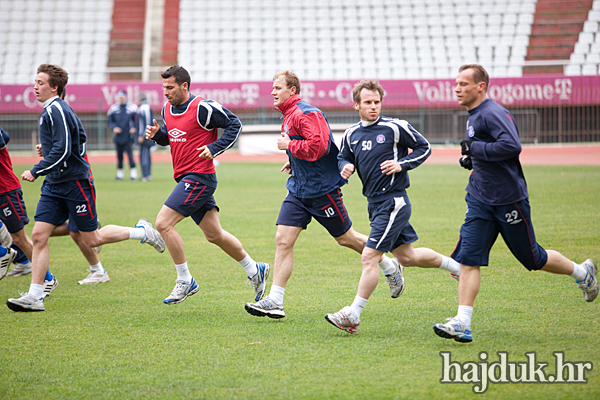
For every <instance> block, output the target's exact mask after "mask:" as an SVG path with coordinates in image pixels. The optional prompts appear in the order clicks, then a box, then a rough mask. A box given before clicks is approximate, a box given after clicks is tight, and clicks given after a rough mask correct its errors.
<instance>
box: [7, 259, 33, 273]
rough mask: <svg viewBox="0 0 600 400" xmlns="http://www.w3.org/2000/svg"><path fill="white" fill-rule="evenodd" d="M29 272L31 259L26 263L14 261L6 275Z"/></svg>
mask: <svg viewBox="0 0 600 400" xmlns="http://www.w3.org/2000/svg"><path fill="white" fill-rule="evenodd" d="M30 273H31V261H27V262H26V263H15V264H14V265H13V267H12V269H11V270H10V272H9V273H8V274H6V276H21V275H27V274H30Z"/></svg>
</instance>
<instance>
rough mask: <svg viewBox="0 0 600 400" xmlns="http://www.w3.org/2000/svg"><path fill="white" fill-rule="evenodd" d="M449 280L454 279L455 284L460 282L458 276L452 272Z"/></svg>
mask: <svg viewBox="0 0 600 400" xmlns="http://www.w3.org/2000/svg"><path fill="white" fill-rule="evenodd" d="M450 278H452V279H454V280H455V281H456V282H458V281H459V280H460V275H457V274H453V273H452V272H450Z"/></svg>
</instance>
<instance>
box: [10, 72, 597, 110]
mask: <svg viewBox="0 0 600 400" xmlns="http://www.w3.org/2000/svg"><path fill="white" fill-rule="evenodd" d="M380 82H381V84H382V86H383V87H384V89H385V91H386V95H385V98H384V105H385V106H386V107H398V108H402V107H407V108H409V107H411V108H413V107H426V108H432V107H455V106H457V101H456V97H455V95H454V80H453V79H414V80H382V81H380ZM355 83H356V81H355V80H347V81H304V82H302V92H301V94H302V98H303V99H304V100H306V101H308V102H309V103H311V104H313V105H314V106H316V107H320V108H334V107H335V108H340V107H346V106H347V107H351V106H352V99H351V92H352V87H353V86H354V84H355ZM271 86H272V83H271V82H219V83H195V82H192V85H191V91H192V93H194V94H195V95H199V96H202V97H204V98H207V99H213V100H215V101H218V102H219V103H221V104H223V105H224V106H225V107H227V108H233V109H242V108H243V109H255V108H268V107H272V104H273V103H272V99H271ZM119 90H125V91H126V92H127V94H128V97H129V99H130V100H132V99H134V98H135V95H136V94H137V93H138V92H140V91H143V92H145V93H146V95H147V97H148V100H149V103H150V105H151V106H152V107H153V108H155V109H159V108H161V107H162V105H163V104H164V102H165V98H164V97H163V94H162V84H161V83H160V82H153V83H142V82H131V81H130V82H108V83H106V84H89V85H79V84H70V85H67V101H68V102H69V103H70V105H71V107H73V109H74V110H75V111H76V112H100V111H102V112H106V111H107V110H108V108H109V107H110V105H111V104H113V103H114V101H115V95H116V94H117V92H118V91H119ZM488 97H490V98H492V99H493V100H496V101H497V102H499V103H500V104H503V105H504V106H525V107H528V106H529V107H531V106H538V107H539V106H555V105H582V104H600V76H564V75H533V76H526V77H521V78H497V79H491V82H490V87H489V89H488ZM40 111H41V106H40V104H39V103H38V101H37V100H36V98H35V93H34V91H33V85H0V112H3V113H15V112H17V113H29V112H33V113H38V112H40Z"/></svg>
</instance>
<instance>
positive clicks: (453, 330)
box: [433, 317, 473, 343]
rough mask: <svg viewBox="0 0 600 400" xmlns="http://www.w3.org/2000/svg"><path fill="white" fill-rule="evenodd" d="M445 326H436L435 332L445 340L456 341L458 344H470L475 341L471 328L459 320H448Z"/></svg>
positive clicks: (434, 327)
mask: <svg viewBox="0 0 600 400" xmlns="http://www.w3.org/2000/svg"><path fill="white" fill-rule="evenodd" d="M446 321H448V322H446V323H445V324H435V325H434V326H433V331H434V332H435V334H436V335H438V336H439V337H443V338H444V339H454V340H456V341H457V342H461V343H469V342H472V341H473V336H472V335H471V327H470V326H467V325H465V324H463V323H462V322H461V321H460V320H459V319H458V318H456V317H454V318H446Z"/></svg>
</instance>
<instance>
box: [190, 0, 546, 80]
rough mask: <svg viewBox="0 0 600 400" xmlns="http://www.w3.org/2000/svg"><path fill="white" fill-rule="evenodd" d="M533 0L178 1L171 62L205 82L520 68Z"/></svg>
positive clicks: (512, 72) (504, 72) (517, 71)
mask: <svg viewBox="0 0 600 400" xmlns="http://www.w3.org/2000/svg"><path fill="white" fill-rule="evenodd" d="M535 5H536V0H466V1H465V0H451V1H449V0H371V1H356V0H339V1H336V0H331V1H314V0H305V1H301V2H294V1H279V0H263V1H260V2H251V3H249V2H243V1H232V0H230V1H221V2H198V1H193V0H181V2H180V30H179V62H180V63H181V64H182V65H186V66H189V69H190V71H191V73H192V74H193V75H195V76H202V77H203V78H202V79H203V80H205V81H242V80H265V79H270V78H271V76H272V74H273V73H274V72H275V71H276V70H281V69H287V68H290V69H293V70H294V71H296V72H297V73H298V74H299V75H301V76H303V77H304V78H306V79H359V78H379V79H405V78H448V77H453V76H454V75H455V73H456V68H457V67H458V66H460V65H461V64H464V63H467V62H479V63H482V64H484V65H486V66H488V68H489V69H490V72H491V73H492V74H494V75H495V76H521V75H522V67H523V64H524V62H525V56H526V54H527V46H528V40H529V39H528V37H529V34H530V33H531V25H532V23H533V15H534V12H535Z"/></svg>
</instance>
